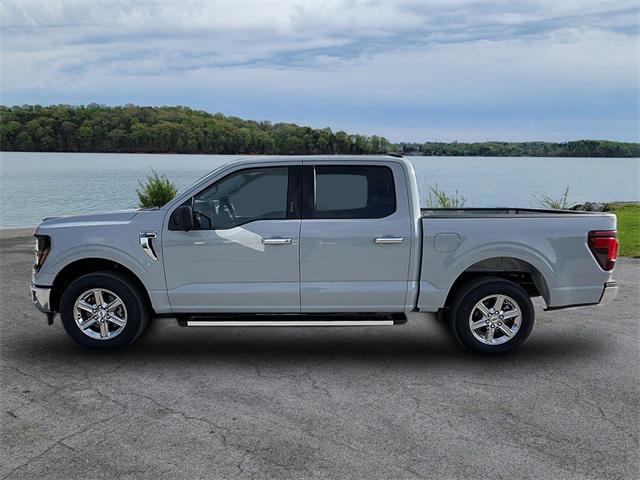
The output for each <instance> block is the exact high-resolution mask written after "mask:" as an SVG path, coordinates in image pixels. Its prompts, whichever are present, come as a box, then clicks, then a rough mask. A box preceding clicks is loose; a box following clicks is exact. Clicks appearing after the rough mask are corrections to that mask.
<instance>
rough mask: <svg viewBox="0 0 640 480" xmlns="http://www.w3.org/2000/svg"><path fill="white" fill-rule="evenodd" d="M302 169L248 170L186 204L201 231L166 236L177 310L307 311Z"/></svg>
mask: <svg viewBox="0 0 640 480" xmlns="http://www.w3.org/2000/svg"><path fill="white" fill-rule="evenodd" d="M300 171H301V167H300V166H297V165H293V164H291V163H288V164H287V165H283V166H269V167H257V168H243V169H241V170H236V171H234V172H232V173H229V174H228V175H226V176H225V177H224V178H222V179H220V180H218V181H216V182H214V183H213V184H211V185H210V186H208V187H207V188H205V189H204V190H202V191H201V192H200V193H198V194H196V195H195V196H194V197H192V198H191V199H189V200H188V201H187V202H185V203H188V204H191V205H192V208H193V212H194V219H195V229H194V230H191V231H188V232H185V231H172V230H169V229H168V228H167V227H165V231H164V232H163V254H164V262H165V275H166V279H167V291H168V295H169V301H170V303H171V308H172V310H173V311H174V312H176V313H187V312H189V313H190V312H272V313H275V312H287V313H298V312H299V311H300V274H299V255H300V251H299V248H300V211H299V210H300V194H301V190H300V176H301V172H300Z"/></svg>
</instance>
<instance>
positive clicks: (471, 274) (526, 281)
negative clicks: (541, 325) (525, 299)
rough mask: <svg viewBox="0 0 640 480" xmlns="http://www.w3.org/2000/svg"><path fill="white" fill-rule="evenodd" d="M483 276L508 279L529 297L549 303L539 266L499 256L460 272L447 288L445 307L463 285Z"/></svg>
mask: <svg viewBox="0 0 640 480" xmlns="http://www.w3.org/2000/svg"><path fill="white" fill-rule="evenodd" d="M484 277H494V278H502V279H504V280H509V281H511V282H513V283H515V284H517V285H519V286H520V287H522V288H523V289H524V290H525V291H526V292H527V293H528V294H529V295H530V296H531V297H537V296H540V297H542V298H543V299H544V300H545V302H546V303H547V304H548V303H549V295H550V291H549V283H548V281H547V279H546V278H545V276H544V274H543V273H542V271H541V269H540V268H538V267H536V266H535V265H533V264H532V263H530V262H528V261H526V260H523V259H521V258H518V257H514V256H501V257H489V258H485V259H483V260H479V261H476V262H475V263H473V264H471V265H469V266H468V267H467V268H465V269H464V270H463V271H462V272H460V273H459V274H458V276H457V277H456V279H455V280H454V282H453V284H452V285H451V287H450V288H449V293H448V294H447V298H446V301H445V308H446V307H449V306H450V305H451V302H452V301H453V299H454V298H455V296H456V294H457V292H458V291H459V290H460V289H461V288H462V287H464V285H466V284H468V283H469V282H471V281H473V280H476V279H478V278H484Z"/></svg>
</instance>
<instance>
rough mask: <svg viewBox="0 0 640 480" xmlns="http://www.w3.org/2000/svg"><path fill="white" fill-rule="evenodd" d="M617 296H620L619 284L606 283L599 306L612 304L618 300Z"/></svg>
mask: <svg viewBox="0 0 640 480" xmlns="http://www.w3.org/2000/svg"><path fill="white" fill-rule="evenodd" d="M616 295H618V284H617V283H616V282H606V283H605V284H604V290H603V291H602V296H601V297H600V302H599V304H600V305H606V304H607V303H610V302H612V301H613V299H614V298H616Z"/></svg>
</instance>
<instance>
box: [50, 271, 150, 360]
mask: <svg viewBox="0 0 640 480" xmlns="http://www.w3.org/2000/svg"><path fill="white" fill-rule="evenodd" d="M91 289H106V290H109V291H111V292H113V293H114V294H116V295H117V296H119V297H120V299H121V300H122V303H124V307H125V308H126V313H127V318H126V323H125V325H124V326H123V327H122V330H121V331H120V332H119V333H118V334H117V335H116V336H114V337H113V338H105V339H95V338H91V337H90V336H88V335H87V334H85V333H83V331H81V329H80V327H79V326H78V325H77V323H76V320H75V318H74V305H75V302H76V300H78V298H79V297H80V296H81V295H82V294H83V293H85V292H87V291H88V290H91ZM60 318H61V319H62V325H63V326H64V329H65V330H66V331H67V333H68V334H69V336H70V337H71V338H72V339H73V340H75V341H76V342H77V343H79V344H80V345H82V346H84V347H90V348H99V349H108V348H114V347H121V346H123V345H129V344H130V343H132V342H133V341H135V340H136V339H137V338H138V337H139V336H140V335H141V334H142V332H144V330H145V328H146V326H147V323H148V321H149V308H148V307H147V302H146V299H145V296H144V294H143V293H142V292H141V291H140V289H139V288H138V287H137V286H136V285H135V284H133V283H132V282H131V281H130V280H129V279H128V278H126V277H124V276H122V275H119V274H117V273H113V272H107V271H104V272H95V273H90V274H87V275H83V276H82V277H79V278H77V279H76V280H74V281H73V282H71V284H70V285H69V286H68V287H67V289H66V290H65V291H64V293H63V294H62V298H61V300H60ZM116 328H117V327H116Z"/></svg>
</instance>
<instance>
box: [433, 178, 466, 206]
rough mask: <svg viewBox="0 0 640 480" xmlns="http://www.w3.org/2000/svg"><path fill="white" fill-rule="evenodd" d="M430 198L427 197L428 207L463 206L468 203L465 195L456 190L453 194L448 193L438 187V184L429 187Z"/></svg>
mask: <svg viewBox="0 0 640 480" xmlns="http://www.w3.org/2000/svg"><path fill="white" fill-rule="evenodd" d="M429 190H430V191H429V198H427V208H462V207H464V205H465V203H467V198H466V197H463V196H462V195H460V194H459V193H458V190H456V191H455V192H454V193H453V194H452V195H447V193H445V192H444V191H443V190H440V189H439V188H438V184H436V185H435V186H434V187H429Z"/></svg>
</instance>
